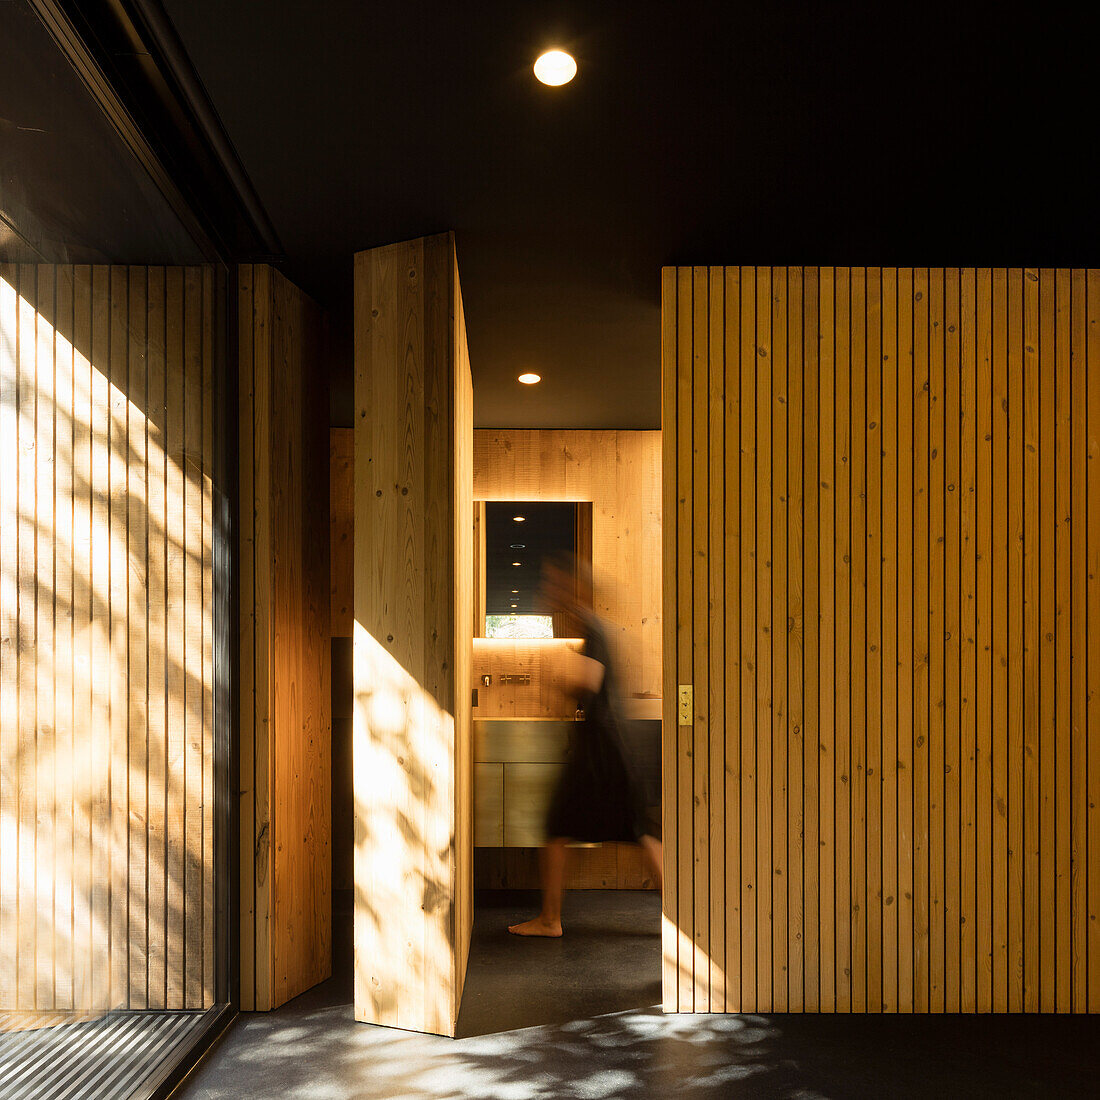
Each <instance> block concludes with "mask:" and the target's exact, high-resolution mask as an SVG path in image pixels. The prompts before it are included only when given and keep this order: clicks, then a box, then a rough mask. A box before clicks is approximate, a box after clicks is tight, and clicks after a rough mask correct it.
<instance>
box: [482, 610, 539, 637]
mask: <svg viewBox="0 0 1100 1100" xmlns="http://www.w3.org/2000/svg"><path fill="white" fill-rule="evenodd" d="M553 636H554V622H553V620H552V619H551V618H550V616H549V615H486V616H485V637H486V638H552V637H553Z"/></svg>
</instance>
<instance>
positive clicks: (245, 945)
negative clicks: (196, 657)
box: [237, 264, 332, 1011]
mask: <svg viewBox="0 0 1100 1100" xmlns="http://www.w3.org/2000/svg"><path fill="white" fill-rule="evenodd" d="M237 289H238V296H239V318H240V320H239V326H238V339H239V356H240V403H239V410H240V418H241V422H240V429H239V438H240V442H241V450H240V455H241V463H240V485H241V497H240V499H241V502H242V515H241V529H242V534H241V540H240V552H241V559H242V560H241V605H240V638H241V691H240V694H239V705H240V727H241V766H240V768H241V770H240V775H241V781H240V788H241V790H240V799H241V801H240V823H241V824H240V836H241V848H240V874H241V898H242V902H241V921H240V928H241V936H240V949H241V1003H242V1007H244V1008H246V1009H250V1010H261V1011H263V1010H267V1009H270V1008H274V1007H276V1006H278V1005H280V1004H282V1003H284V1002H285V1001H287V1000H289V999H290V998H291V997H294V996H297V994H299V993H301V992H302V991H303V990H305V989H308V988H310V986H313V985H315V984H316V983H317V982H319V981H322V980H324V979H325V978H327V977H328V976H329V974H330V973H331V966H332V962H331V943H332V939H331V937H332V892H331V856H330V836H331V820H330V818H331V809H330V783H331V776H330V772H331V766H330V753H331V743H330V738H331V721H330V715H329V706H330V691H329V638H330V628H329V616H330V609H331V598H332V597H331V592H330V585H329V547H328V542H327V539H328V533H329V522H328V515H327V503H328V502H327V497H326V494H325V492H324V488H325V487H326V486H327V485H328V483H329V462H328V455H329V438H328V425H327V420H328V412H327V408H328V406H327V398H326V394H325V390H324V387H323V386H318V385H317V375H318V363H319V359H320V351H321V341H322V331H321V324H322V318H321V314H320V311H319V310H318V308H317V307H316V306H315V305H314V304H313V303H312V302H311V301H310V300H309V299H308V298H307V297H306V296H305V295H303V294H302V293H301V291H299V290H298V289H297V288H296V287H295V286H293V284H291V283H289V282H288V281H287V280H286V279H284V278H283V277H282V276H281V275H280V274H279V273H278V272H275V271H273V270H272V269H271V268H269V267H267V266H266V265H262V264H257V265H242V266H241V268H240V269H239V272H238V288H237Z"/></svg>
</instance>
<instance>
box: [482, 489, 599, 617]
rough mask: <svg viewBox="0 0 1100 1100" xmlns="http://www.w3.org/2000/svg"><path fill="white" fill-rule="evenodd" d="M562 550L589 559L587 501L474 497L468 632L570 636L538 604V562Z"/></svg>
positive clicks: (590, 524)
mask: <svg viewBox="0 0 1100 1100" xmlns="http://www.w3.org/2000/svg"><path fill="white" fill-rule="evenodd" d="M563 551H564V552H569V553H572V554H574V555H575V556H576V557H577V558H578V559H580V560H581V561H587V562H591V561H592V503H591V501H544V500H523V501H515V500H488V501H486V500H479V501H475V502H474V589H475V598H474V636H475V637H478V638H562V637H569V636H571V634H572V633H573V632H571V631H570V630H569V629H568V624H567V623H565V622H564V620H563V619H562V618H561V617H560V616H551V615H550V614H549V612H548V611H547V610H546V609H545V608H543V607H542V606H540V604H539V580H540V577H541V574H542V563H543V561H544V560H545V559H546V558H548V557H552V556H553V555H555V554H559V553H562V552H563Z"/></svg>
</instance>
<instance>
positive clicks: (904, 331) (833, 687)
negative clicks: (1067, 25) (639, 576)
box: [662, 267, 1100, 1012]
mask: <svg viewBox="0 0 1100 1100" xmlns="http://www.w3.org/2000/svg"><path fill="white" fill-rule="evenodd" d="M662 334H663V336H662V343H663V352H662V355H663V373H664V385H663V406H664V432H665V439H664V485H665V509H666V512H667V514H668V515H669V516H670V517H673V516H674V517H675V522H670V523H668V524H667V526H666V528H665V543H664V555H665V556H664V560H665V567H666V570H667V571H669V572H670V574H671V575H672V577H674V579H672V580H670V583H669V584H668V585H667V588H666V611H665V644H666V650H667V653H668V655H669V659H668V663H667V667H666V681H667V682H666V685H665V722H666V729H668V730H675V735H674V736H666V739H665V758H664V787H665V853H666V871H665V941H664V952H665V967H664V1002H665V1007H666V1008H669V1009H676V1008H679V1009H681V1010H687V1011H692V1010H694V1011H749V1012H771V1011H796V1012H797V1011H807V1012H862V1011H871V1012H879V1011H885V1012H897V1011H901V1012H912V1011H933V1012H945V1011H946V1012H1008V1011H1044V1012H1084V1011H1095V1010H1097V1009H1098V1008H1100V920H1098V915H1100V873H1098V872H1097V870H1096V869H1095V867H1092V868H1090V861H1089V853H1090V850H1091V851H1092V852H1093V855H1094V856H1095V851H1096V850H1097V849H1096V848H1095V847H1094V846H1095V845H1098V844H1100V814H1098V813H1097V810H1096V804H1097V803H1098V802H1100V764H1098V763H1097V761H1098V760H1100V753H1097V752H1095V751H1090V749H1089V741H1090V735H1091V739H1092V740H1095V739H1096V729H1098V728H1100V705H1098V703H1097V698H1096V697H1095V696H1094V692H1093V691H1092V690H1091V688H1090V687H1089V685H1090V684H1095V683H1098V682H1100V657H1098V654H1100V646H1098V645H1096V644H1095V643H1090V641H1089V635H1090V626H1091V628H1092V633H1093V634H1095V633H1096V632H1097V631H1098V630H1100V526H1098V524H1097V518H1096V517H1097V516H1098V515H1100V462H1097V461H1096V460H1097V459H1098V458H1100V453H1098V452H1100V272H1096V271H1091V270H1090V271H1085V270H1078V269H1075V270H1046V269H1044V270H1032V269H1023V270H1021V269H1011V270H1002V269H992V270H991V269H988V268H986V269H977V270H974V269H958V268H948V269H937V268H933V269H928V268H918V269H911V268H901V269H894V268H881V269H880V268H804V269H803V268H752V267H742V268H736V267H727V268H668V269H665V271H664V273H663V327H662ZM677 684H691V685H693V690H694V715H693V719H694V720H693V722H691V723H689V724H685V725H677V724H676V722H677V712H676V706H675V703H676V700H675V688H676V686H677ZM1092 862H1093V863H1095V858H1093V861H1092ZM1090 871H1091V873H1090Z"/></svg>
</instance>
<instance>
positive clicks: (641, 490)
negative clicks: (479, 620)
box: [471, 428, 663, 706]
mask: <svg viewBox="0 0 1100 1100" xmlns="http://www.w3.org/2000/svg"><path fill="white" fill-rule="evenodd" d="M660 465H661V433H660V432H636V431H610V430H609V431H593V430H568V431H567V430H557V429H554V430H538V429H519V428H492V429H479V430H477V431H475V432H474V458H473V470H474V493H473V495H474V497H475V498H476V499H477V500H563V501H564V500H573V501H591V502H592V572H593V581H594V587H595V598H596V604H595V606H596V612H597V614H599V615H600V616H601V617H602V618H603V619H604V621H605V623H607V624H608V625H609V626H610V639H609V640H610V641H611V642H612V643H613V644H614V646H615V649H616V654H617V656H618V659H619V683H620V685H621V690H622V693H623V695H624V696H630V695H633V694H640V693H644V694H647V695H652V696H658V697H659V696H661V694H662V691H663V687H662V663H661V625H660V624H661V615H662V612H661V476H660ZM471 686H473V687H476V686H477V683H476V682H474V683H473V684H472V685H471ZM492 698H493V692H492V691H491V692H490V693H489V700H491V699H492ZM485 705H489V706H492V705H493V704H492V703H491V702H489V703H484V702H483V703H482V706H485Z"/></svg>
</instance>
